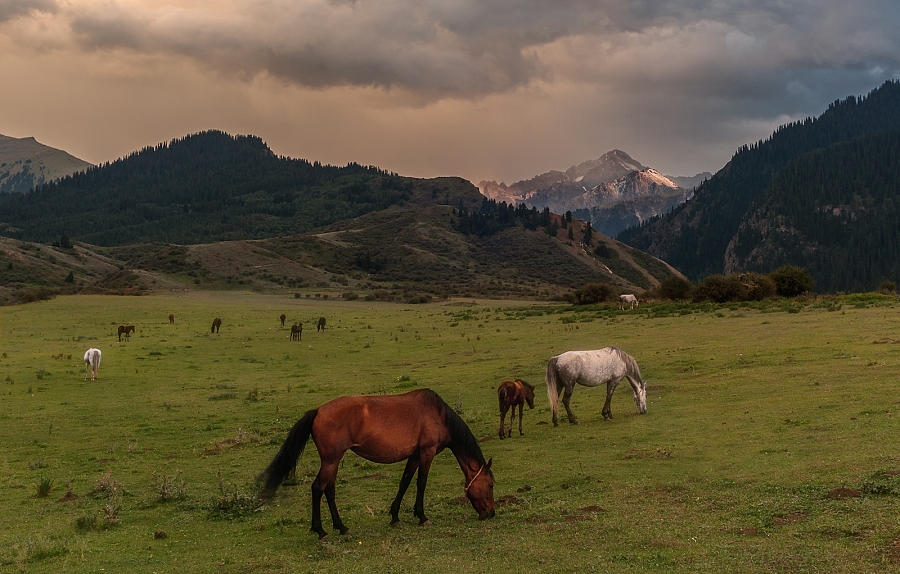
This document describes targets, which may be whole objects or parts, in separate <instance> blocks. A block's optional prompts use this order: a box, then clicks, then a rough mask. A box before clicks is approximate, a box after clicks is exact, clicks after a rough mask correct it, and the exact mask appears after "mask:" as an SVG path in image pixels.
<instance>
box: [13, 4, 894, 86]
mask: <svg viewBox="0 0 900 574" xmlns="http://www.w3.org/2000/svg"><path fill="white" fill-rule="evenodd" d="M44 5H50V4H49V2H38V1H36V0H32V1H31V2H30V3H29V2H24V1H20V2H12V3H10V2H9V1H8V0H7V1H6V2H5V4H0V14H3V8H2V7H3V6H9V7H12V8H8V10H17V11H18V12H17V13H21V12H22V10H28V9H30V8H28V7H35V6H44ZM238 6H239V7H240V10H239V12H237V11H231V12H224V11H213V10H203V9H200V8H177V7H171V6H162V7H159V8H142V9H137V8H135V7H134V6H132V5H124V4H118V3H116V2H107V3H100V4H89V5H87V6H84V7H82V8H80V9H78V10H74V11H72V15H71V29H72V32H73V34H74V38H75V40H76V41H77V43H78V45H80V46H81V47H82V48H83V49H88V50H104V49H127V50H133V51H136V52H141V53H149V54H174V55H179V56H183V57H186V58H189V59H191V60H193V61H195V62H197V63H199V64H200V65H202V66H204V67H207V68H210V69H213V70H216V71H219V72H223V73H231V74H236V75H238V76H241V77H245V78H252V77H255V76H257V75H260V74H266V75H270V76H274V77H278V78H281V79H282V80H284V81H287V82H289V83H293V84H297V85H300V86H306V87H312V88H327V87H331V86H347V85H350V86H376V87H382V88H401V89H404V90H409V91H412V92H416V93H420V94H422V95H424V96H425V97H426V98H428V99H440V98H443V97H452V98H479V97H482V96H485V95H488V94H493V93H502V92H506V91H509V90H513V89H516V88H518V87H521V86H525V85H527V84H529V83H531V82H534V81H543V82H551V81H553V80H571V81H579V82H589V83H596V84H605V85H609V86H610V87H611V88H612V89H623V90H631V89H634V88H635V87H638V86H643V87H645V88H646V87H648V86H649V87H655V88H657V89H671V90H675V93H691V92H693V93H702V94H704V95H705V96H706V97H721V98H727V99H730V98H737V99H738V100H744V99H754V98H762V99H766V98H771V97H772V95H773V93H774V92H785V91H787V90H790V89H791V87H790V84H791V82H793V83H795V84H797V85H798V86H799V88H798V89H800V90H802V89H806V88H809V89H812V88H814V87H815V84H816V83H819V82H820V81H821V79H817V78H816V77H815V76H816V74H815V72H816V71H817V70H834V71H839V72H840V73H839V74H838V75H839V76H840V75H844V76H854V75H857V76H859V75H865V74H869V75H871V76H873V78H874V77H879V76H880V77H889V76H891V75H892V74H895V73H896V71H897V69H898V55H900V37H898V27H897V26H896V22H898V21H900V4H898V3H897V2H894V1H885V2H879V1H869V2H857V3H847V2H836V1H831V2H828V1H826V2H802V1H801V2H783V1H775V0H772V1H768V2H751V1H749V0H742V1H738V0H734V1H728V0H719V1H715V0H709V1H702V0H683V1H681V2H658V1H650V0H647V1H638V2H635V1H624V0H623V1H614V0H606V1H600V2H584V1H577V0H562V1H537V0H531V1H529V0H523V1H517V0H498V1H494V2H483V1H477V0H457V1H432V2H422V1H412V0H386V1H382V2H372V1H368V0H356V1H351V0H341V1H339V0H332V1H325V0H322V1H307V2H302V1H300V2H298V1H293V0H291V1H288V0H260V1H256V2H245V3H242V4H239V5H238ZM558 44H559V46H557V45H558ZM553 46H556V48H557V49H556V50H554V53H555V58H550V56H549V55H548V54H547V50H548V47H553ZM560 48H561V49H560Z"/></svg>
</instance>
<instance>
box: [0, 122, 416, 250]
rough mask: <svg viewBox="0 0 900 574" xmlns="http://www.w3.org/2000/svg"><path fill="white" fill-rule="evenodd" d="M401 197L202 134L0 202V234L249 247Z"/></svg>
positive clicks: (244, 140) (395, 189)
mask: <svg viewBox="0 0 900 574" xmlns="http://www.w3.org/2000/svg"><path fill="white" fill-rule="evenodd" d="M411 193H412V189H411V184H410V183H409V182H408V181H407V180H404V178H400V177H399V176H396V175H394V174H390V173H388V172H385V171H383V170H380V169H378V168H374V167H363V166H360V165H356V164H349V165H347V166H346V167H334V166H328V165H321V164H319V163H310V162H308V161H305V160H300V159H291V158H286V157H278V156H276V155H275V154H274V153H272V151H271V150H270V149H269V148H268V147H267V146H266V145H265V143H263V141H262V140H261V139H259V138H257V137H252V136H231V135H228V134H225V133H222V132H217V131H208V132H203V133H198V134H194V135H190V136H187V137H185V138H182V139H180V140H174V141H172V142H170V143H164V144H160V145H157V146H155V147H148V148H145V149H143V150H140V151H137V152H135V153H133V154H131V155H129V156H128V157H125V158H122V159H120V160H117V161H115V162H113V163H107V164H104V165H102V166H98V167H94V168H90V169H88V170H87V171H86V172H82V173H78V174H75V175H72V176H70V177H66V178H64V179H62V180H61V181H59V182H58V183H51V184H47V185H44V186H42V187H41V188H39V189H36V190H35V191H33V192H31V193H28V194H4V195H2V196H0V233H2V234H3V235H6V236H8V237H13V238H16V239H23V240H26V241H36V242H45V243H48V242H51V241H56V240H58V239H59V237H60V236H62V235H67V236H68V237H69V238H71V239H72V240H78V241H84V242H87V243H92V244H95V245H105V246H111V245H124V244H134V243H145V242H152V241H160V242H169V243H181V244H192V243H204V242H210V241H223V240H228V239H253V238H263V237H273V236H277V235H288V234H291V233H300V232H304V231H308V230H310V229H313V228H315V227H319V226H322V225H327V224H329V223H332V222H334V221H339V220H342V219H348V218H353V217H357V216H359V215H362V214H364V213H368V212H371V211H375V210H378V209H384V208H386V207H388V206H390V205H393V204H396V203H398V202H401V201H403V200H405V199H408V198H409V197H410V194H411Z"/></svg>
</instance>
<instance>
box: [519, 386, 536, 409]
mask: <svg viewBox="0 0 900 574" xmlns="http://www.w3.org/2000/svg"><path fill="white" fill-rule="evenodd" d="M516 381H518V382H520V383H522V390H524V391H525V402H527V403H528V408H529V409H533V408H534V385H532V384H531V383H526V382H525V381H523V380H522V379H516Z"/></svg>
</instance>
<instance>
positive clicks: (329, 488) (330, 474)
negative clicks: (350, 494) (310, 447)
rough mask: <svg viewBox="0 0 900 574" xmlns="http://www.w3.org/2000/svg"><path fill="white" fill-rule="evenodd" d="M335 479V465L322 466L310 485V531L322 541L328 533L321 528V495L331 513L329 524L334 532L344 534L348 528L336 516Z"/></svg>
mask: <svg viewBox="0 0 900 574" xmlns="http://www.w3.org/2000/svg"><path fill="white" fill-rule="evenodd" d="M336 478H337V464H336V463H335V464H327V465H326V464H324V463H323V464H322V466H321V468H319V474H318V475H317V476H316V479H315V480H314V481H313V483H312V526H311V527H310V530H312V531H313V532H315V533H316V534H318V535H319V540H322V539H323V538H325V537H326V536H328V533H327V532H325V529H324V528H322V495H323V494H324V495H325V498H326V500H327V502H328V510H330V511H331V522H332V524H333V525H334V528H335V530H339V531H340V532H341V534H346V533H347V530H348V528H347V527H346V526H344V523H343V522H341V517H340V515H339V514H338V510H337V504H335V501H334V483H335V480H336Z"/></svg>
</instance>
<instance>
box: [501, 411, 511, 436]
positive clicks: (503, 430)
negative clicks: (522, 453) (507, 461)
mask: <svg viewBox="0 0 900 574" xmlns="http://www.w3.org/2000/svg"><path fill="white" fill-rule="evenodd" d="M507 410H509V407H508V406H507V405H503V407H502V408H501V409H500V439H501V440H502V439H505V438H506V424H505V423H506V411H507Z"/></svg>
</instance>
